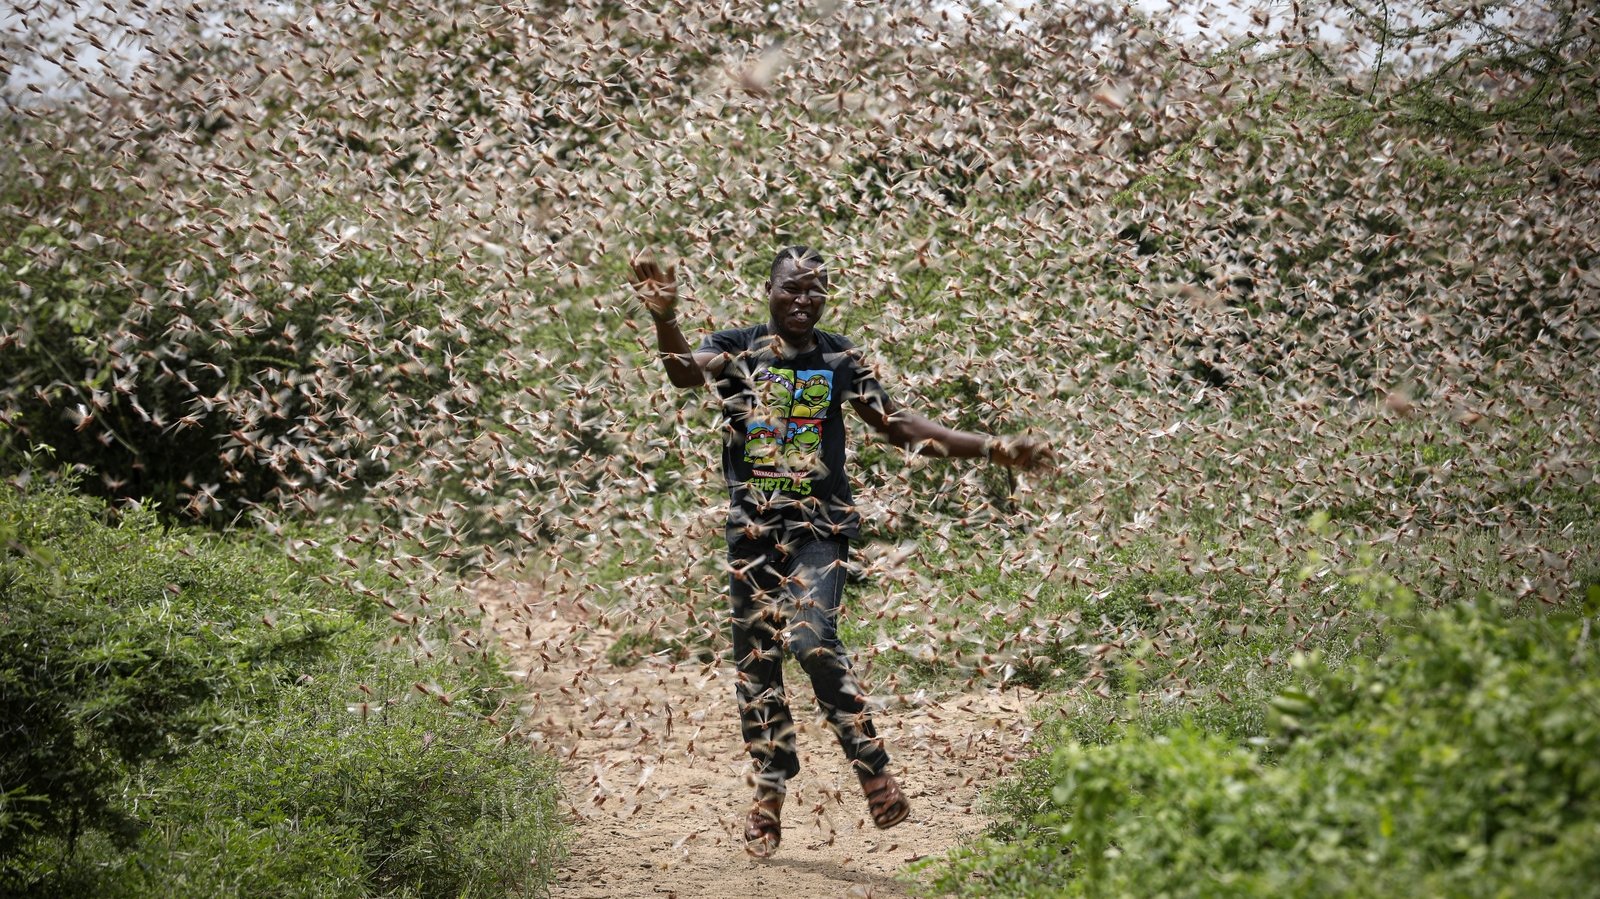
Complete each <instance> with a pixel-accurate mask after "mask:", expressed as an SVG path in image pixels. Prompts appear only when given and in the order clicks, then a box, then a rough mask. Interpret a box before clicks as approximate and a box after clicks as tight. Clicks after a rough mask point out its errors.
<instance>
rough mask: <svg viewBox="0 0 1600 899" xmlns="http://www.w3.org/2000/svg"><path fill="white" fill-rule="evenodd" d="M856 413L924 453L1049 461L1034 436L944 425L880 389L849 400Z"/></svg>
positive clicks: (1022, 462) (1006, 461)
mask: <svg viewBox="0 0 1600 899" xmlns="http://www.w3.org/2000/svg"><path fill="white" fill-rule="evenodd" d="M851 405H852V406H854V407H855V410H856V414H857V415H860V416H861V420H862V421H864V422H866V423H867V424H868V425H869V426H871V427H872V429H873V430H875V431H877V432H878V433H880V434H882V435H883V436H884V437H885V438H887V439H888V441H889V442H890V443H892V444H894V445H895V446H898V447H910V448H911V449H912V450H914V451H915V452H917V453H918V454H920V455H924V456H936V457H942V458H951V459H988V460H989V461H991V462H993V463H995V464H996V465H1005V466H1008V467H1011V468H1023V469H1034V468H1041V467H1043V466H1044V465H1046V464H1047V463H1048V462H1049V461H1050V457H1051V453H1050V447H1049V446H1048V445H1047V444H1046V443H1045V442H1044V441H1042V440H1039V439H1037V438H1034V437H1027V436H1017V437H994V436H992V435H989V434H979V433H976V432H974V431H960V430H957V429H955V428H949V427H945V426H944V425H942V424H939V423H938V422H936V421H933V420H932V419H929V418H926V417H924V416H921V415H918V414H917V413H915V412H912V411H911V410H910V409H903V408H901V407H899V406H897V405H895V403H894V402H893V401H892V400H890V399H889V398H888V396H886V395H884V394H883V393H882V392H881V390H880V391H878V392H877V393H876V394H875V395H873V396H872V397H871V399H870V401H868V399H866V398H864V397H863V396H857V397H855V398H853V399H852V400H851Z"/></svg>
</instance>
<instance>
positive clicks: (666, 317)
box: [628, 259, 724, 388]
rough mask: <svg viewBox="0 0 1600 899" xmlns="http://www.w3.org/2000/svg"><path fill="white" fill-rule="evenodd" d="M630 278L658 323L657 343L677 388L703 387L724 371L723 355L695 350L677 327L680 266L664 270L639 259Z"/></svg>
mask: <svg viewBox="0 0 1600 899" xmlns="http://www.w3.org/2000/svg"><path fill="white" fill-rule="evenodd" d="M631 265H632V269H633V271H632V274H631V275H630V277H629V278H628V281H629V282H630V283H631V284H632V285H633V290H634V293H635V294H637V295H638V297H639V300H640V302H642V303H644V307H645V310H646V311H648V312H649V313H650V318H651V320H652V321H654V322H655V325H656V346H657V348H658V349H659V350H660V351H661V364H662V365H663V366H665V367H666V369H667V380H668V381H670V382H671V383H672V386H674V387H684V388H687V387H703V386H705V384H706V383H707V381H708V380H709V379H710V378H713V377H716V376H718V375H720V374H721V373H722V365H723V362H724V357H723V356H722V354H719V353H696V352H695V351H694V348H693V347H691V346H689V339H688V338H687V337H684V336H683V331H682V330H680V329H679V328H678V268H677V266H675V265H669V266H667V269H666V271H665V272H663V271H662V270H661V266H659V265H657V264H656V262H655V261H654V260H652V259H636V260H634V261H633V262H632V263H631Z"/></svg>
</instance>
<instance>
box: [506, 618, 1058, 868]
mask: <svg viewBox="0 0 1600 899" xmlns="http://www.w3.org/2000/svg"><path fill="white" fill-rule="evenodd" d="M484 600H485V606H486V608H487V609H488V610H489V613H490V617H491V620H492V622H493V624H494V626H495V629H496V631H497V633H498V634H499V636H500V639H501V642H502V643H503V645H504V646H505V648H506V650H507V653H508V654H509V656H510V657H511V658H512V659H513V660H514V666H513V667H514V668H515V669H516V673H517V675H518V676H519V677H523V678H525V679H526V683H527V688H528V704H527V705H526V706H525V709H524V711H525V713H526V714H527V715H528V717H529V719H530V720H531V721H532V722H533V723H534V726H535V730H536V733H535V739H537V740H538V741H539V742H541V743H542V744H543V745H544V747H545V748H546V749H547V750H548V751H550V752H552V753H553V754H555V755H556V756H557V757H558V758H560V759H561V761H562V763H563V769H564V774H563V779H564V786H565V788H566V792H567V812H568V814H569V815H570V820H571V823H572V825H573V828H574V830H573V836H572V839H571V841H570V846H569V852H568V856H567V858H566V859H565V860H564V862H563V863H562V864H561V865H560V867H559V868H558V871H557V876H556V882H555V884H554V886H553V887H552V892H551V895H552V896H553V897H556V899H579V897H582V899H601V897H604V899H626V897H635V896H637V897H652V899H664V897H676V899H745V897H771V896H775V895H777V896H784V895H791V896H795V897H807V899H810V897H818V899H823V897H858V899H859V897H868V896H872V897H885V896H905V895H908V894H909V893H908V885H907V884H906V883H905V882H904V881H903V879H902V874H903V872H904V871H905V869H906V867H907V866H908V865H909V864H910V863H912V862H914V861H917V860H918V859H922V858H926V857H929V856H936V855H939V854H941V853H943V852H944V851H946V850H947V849H950V848H952V847H954V846H956V845H958V844H959V843H961V842H962V841H963V840H966V839H969V838H971V837H974V836H976V835H978V834H979V833H981V831H982V830H983V826H984V820H983V817H982V816H981V815H980V814H979V812H978V810H977V809H976V808H975V807H974V806H975V803H976V801H977V798H978V791H979V790H980V789H981V788H983V787H985V786H987V785H989V784H991V783H993V782H994V780H995V779H996V778H997V777H999V776H1001V775H1002V774H1004V773H1006V772H1007V771H1008V770H1009V769H1010V767H1011V765H1012V763H1013V762H1014V761H1015V759H1016V758H1017V757H1018V753H1019V752H1020V751H1021V750H1022V748H1023V745H1024V743H1025V742H1026V740H1027V737H1028V734H1029V730H1028V728H1029V718H1028V714H1027V705H1028V703H1029V702H1030V701H1031V699H1032V695H1031V694H1028V693H1018V692H1016V691H1010V690H1008V691H1006V692H1005V693H1003V694H1002V693H1000V692H998V691H988V692H975V693H954V694H948V695H941V696H935V695H926V694H923V695H918V696H913V697H909V698H904V699H900V700H897V701H894V702H891V703H889V704H887V707H886V708H885V709H884V710H883V711H882V712H880V713H879V714H878V715H877V724H878V731H879V733H880V734H883V735H884V736H885V737H886V738H887V740H888V741H889V746H890V752H891V754H892V755H893V757H894V770H895V772H896V776H897V777H898V778H899V779H900V782H901V786H902V789H904V790H905V792H906V795H907V796H908V797H909V798H910V800H911V805H912V810H911V817H910V818H909V819H908V820H907V821H906V822H904V823H902V824H900V825H899V826H897V827H895V828H892V829H890V830H886V831H879V830H877V829H876V828H874V827H873V826H872V823H871V821H870V819H869V818H868V816H867V805H866V800H865V799H864V798H863V797H862V796H861V793H860V788H859V786H858V785H857V783H856V780H855V778H854V777H853V776H851V774H850V771H849V768H848V766H847V764H846V763H845V762H844V759H843V756H842V755H841V753H840V751H839V747H838V744H837V743H836V742H835V741H834V739H833V737H832V735H831V734H830V733H829V732H828V731H827V729H826V727H825V726H824V725H823V724H822V722H821V721H820V720H819V719H817V717H816V713H815V709H816V704H815V700H814V699H813V697H812V694H811V690H810V687H809V685H808V684H805V678H804V677H803V675H801V672H800V670H799V668H798V667H793V663H791V666H792V667H791V668H790V669H789V670H787V671H786V672H785V675H786V677H785V679H786V681H787V682H788V683H789V684H790V688H789V692H790V703H791V705H792V706H793V708H794V709H795V712H796V715H795V717H796V718H797V719H802V720H803V724H802V727H801V731H800V736H799V747H800V753H801V765H802V770H801V772H800V775H799V777H797V778H796V779H795V780H794V781H792V782H791V784H790V791H789V796H788V800H787V802H786V804H785V806H784V815H783V845H782V848H781V849H780V850H779V851H778V854H777V855H776V856H775V857H773V858H772V859H770V860H765V861H762V860H757V859H752V858H750V857H749V856H747V855H746V854H745V852H744V849H743V839H742V836H741V833H742V819H743V815H744V812H745V811H746V809H748V807H749V802H750V797H751V788H750V786H749V784H748V781H747V774H748V761H747V757H746V756H745V754H744V750H743V747H742V744H741V741H740V739H739V737H738V717H737V714H736V711H735V708H734V702H733V680H732V678H733V671H732V666H731V665H705V664H700V663H696V662H688V663H680V664H677V665H673V664H671V663H670V662H668V661H666V660H663V659H656V658H647V659H646V660H645V661H643V662H641V663H639V664H637V665H634V666H632V667H628V668H618V667H615V666H613V665H611V664H609V663H608V662H607V661H606V650H607V649H608V648H609V647H610V646H611V645H612V642H613V638H612V635H611V634H610V633H609V632H608V631H607V630H606V629H605V628H604V627H601V626H600V625H599V623H598V621H597V619H598V617H599V616H598V615H597V614H596V613H595V610H593V609H588V608H585V607H584V606H583V605H582V604H580V603H577V602H573V601H571V600H559V601H558V600H550V599H545V598H543V597H541V596H540V595H537V592H536V591H534V590H533V589H532V588H528V589H526V590H522V591H518V590H508V589H502V590H499V591H497V592H495V593H493V594H491V595H486V596H485V597H484ZM871 682H872V678H871V677H870V676H869V677H868V683H869V684H870V683H871Z"/></svg>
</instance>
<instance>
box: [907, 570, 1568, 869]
mask: <svg viewBox="0 0 1600 899" xmlns="http://www.w3.org/2000/svg"><path fill="white" fill-rule="evenodd" d="M1597 600H1600V589H1597V588H1591V589H1590V601H1591V603H1594V602H1596V601H1597ZM1592 613H1593V609H1592V608H1591V609H1590V610H1589V612H1588V614H1592ZM1390 625H1391V626H1390V628H1389V632H1390V633H1393V634H1396V635H1397V636H1396V637H1395V638H1394V639H1393V641H1392V643H1390V645H1388V646H1387V647H1386V648H1385V649H1384V650H1383V651H1382V652H1381V653H1379V654H1377V655H1376V656H1374V657H1367V658H1358V659H1355V660H1352V661H1350V662H1348V663H1347V664H1344V665H1342V666H1339V667H1337V668H1334V667H1332V666H1328V665H1326V664H1324V663H1323V662H1321V661H1320V660H1319V659H1317V658H1316V657H1315V656H1314V655H1313V656H1305V657H1301V658H1300V659H1299V660H1298V662H1297V665H1296V674H1295V678H1294V684H1293V686H1291V687H1290V688H1289V689H1286V690H1284V691H1282V692H1280V693H1279V694H1278V696H1276V697H1275V698H1274V699H1273V700H1272V701H1271V709H1272V711H1271V714H1272V717H1273V719H1274V726H1273V734H1274V736H1273V741H1274V744H1275V745H1273V746H1271V747H1267V746H1262V745H1245V744H1241V742H1240V741H1238V740H1237V739H1235V738H1233V737H1232V735H1228V734H1221V733H1206V732H1204V731H1203V730H1202V729H1201V728H1200V727H1198V726H1196V725H1194V724H1193V723H1188V724H1184V725H1180V726H1177V727H1173V728H1170V729H1167V730H1164V731H1159V732H1157V731H1148V730H1143V729H1138V728H1134V729H1130V730H1129V731H1127V732H1126V733H1124V734H1122V735H1121V736H1120V737H1119V738H1117V739H1115V740H1113V741H1110V742H1107V743H1104V744H1103V745H1092V744H1089V743H1085V742H1082V741H1079V740H1076V739H1065V740H1064V741H1063V742H1062V744H1061V745H1059V746H1058V747H1057V748H1056V749H1055V750H1054V752H1053V753H1051V755H1050V758H1049V762H1048V778H1049V781H1050V786H1051V790H1050V794H1049V800H1048V802H1046V803H1045V804H1044V808H1042V809H1041V810H1040V811H1039V813H1038V815H1037V816H1036V817H1035V818H1034V820H1032V821H1030V822H1027V824H1028V826H1026V827H1023V826H1020V824H1019V826H1018V827H1016V829H1015V831H1014V832H1015V833H1017V834H1020V837H1019V838H1018V839H1016V840H1015V841H1014V842H1010V843H1004V842H1000V841H997V840H988V841H985V842H983V843H980V844H978V845H976V846H974V847H972V848H970V849H968V850H964V851H963V852H960V853H958V854H956V855H954V856H952V857H951V858H950V859H948V860H947V861H946V862H945V863H944V866H943V867H942V868H941V869H940V870H939V872H938V875H937V878H936V881H935V883H936V885H937V886H938V887H939V888H941V889H945V890H949V891H953V892H957V893H960V894H962V895H982V896H1056V895H1074V896H1076V895H1132V894H1138V895H1166V896H1215V895H1250V896H1256V895H1260V896H1267V895H1271V896H1280V895H1293V896H1308V895H1309V896H1320V895H1397V894H1412V895H1522V894H1526V893H1527V892H1528V891H1530V890H1534V889H1538V890H1540V891H1545V892H1550V893H1552V894H1555V895H1578V894H1582V893H1586V892H1589V891H1591V890H1592V888H1593V884H1594V883H1596V882H1600V860H1597V859H1600V857H1597V856H1596V855H1595V854H1594V852H1593V851H1592V846H1593V840H1594V839H1595V837H1596V835H1597V834H1600V769H1597V768H1596V767H1595V765H1594V759H1596V758H1600V719H1597V718H1596V717H1595V715H1594V710H1595V708H1596V707H1597V706H1600V660H1597V659H1596V655H1595V652H1594V648H1593V646H1592V644H1591V642H1590V641H1589V639H1588V636H1587V634H1588V632H1587V629H1586V628H1585V626H1584V623H1583V621H1582V620H1581V619H1580V618H1578V617H1577V616H1576V615H1572V614H1557V613H1552V614H1549V615H1547V616H1544V617H1520V618H1519V617H1509V616H1508V615H1507V614H1506V613H1505V611H1504V610H1502V609H1500V608H1498V607H1497V606H1495V605H1493V604H1492V603H1489V602H1487V601H1486V602H1484V603H1480V604H1468V605H1463V606H1460V607H1454V608H1448V609H1444V610H1439V611H1428V612H1412V611H1407V612H1403V613H1401V614H1400V615H1398V616H1397V617H1396V618H1395V620H1393V621H1392V622H1391V623H1390ZM1269 749H1270V750H1271V751H1270V752H1269Z"/></svg>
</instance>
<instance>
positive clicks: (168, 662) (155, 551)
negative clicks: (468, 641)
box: [0, 486, 560, 896]
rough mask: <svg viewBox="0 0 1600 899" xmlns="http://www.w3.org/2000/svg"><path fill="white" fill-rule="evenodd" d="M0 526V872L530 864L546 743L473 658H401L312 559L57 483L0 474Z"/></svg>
mask: <svg viewBox="0 0 1600 899" xmlns="http://www.w3.org/2000/svg"><path fill="white" fill-rule="evenodd" d="M108 522H109V523H108ZM0 544H3V546H4V550H3V555H0V600H3V603H0V639H4V640H5V642H6V645H7V646H8V651H7V653H6V654H5V656H4V658H3V660H0V686H3V687H4V689H3V691H0V712H3V713H4V728H3V730H0V892H11V891H25V892H30V893H34V894H39V895H61V896H73V895H102V896H145V895H155V894H160V895H183V896H214V895H253V896H269V895H270V896H283V895H296V896H320V895H352V894H382V895H415V896H463V895H495V896H500V895H506V894H508V893H516V892H518V891H519V890H531V889H537V888H539V887H540V886H541V885H542V884H543V882H544V881H545V880H546V879H547V877H548V866H549V864H550V862H551V861H552V859H553V857H554V855H555V853H556V852H557V851H558V848H559V847H558V844H557V838H558V836H559V834H560V826H559V824H558V822H557V821H556V820H555V816H554V808H555V799H556V795H555V788H554V771H553V765H552V764H551V763H550V762H549V761H548V760H545V759H541V758H537V757H534V756H532V755H531V754H530V752H529V751H528V749H527V746H526V744H524V743H523V742H522V741H520V740H517V739H514V738H513V737H514V732H513V733H512V734H508V733H507V731H508V728H509V727H510V724H509V722H503V721H500V720H499V719H498V718H497V717H495V713H496V711H497V710H499V709H501V708H502V702H503V701H504V700H507V699H508V698H509V692H508V691H509V689H510V685H509V684H508V683H507V682H506V681H505V680H504V679H503V677H502V676H501V675H499V674H498V668H499V665H498V663H497V661H496V660H495V658H494V657H493V656H492V655H490V654H487V653H483V652H479V651H474V652H470V653H468V652H464V651H462V652H457V651H455V650H453V649H439V650H436V651H434V652H433V653H431V654H425V655H424V656H422V657H418V658H413V657H412V656H411V655H409V654H407V653H406V652H404V650H397V649H394V648H392V647H391V646H390V645H389V643H390V641H388V640H386V639H385V638H387V637H391V636H393V634H392V628H391V626H390V625H389V624H388V623H387V619H386V618H383V617H381V616H379V615H377V614H376V612H375V611H374V610H375V609H376V605H375V604H374V603H370V602H368V601H366V600H365V599H363V598H362V597H359V596H357V595H354V594H351V593H348V592H345V591H344V590H341V589H340V588H338V587H335V586H333V582H334V579H333V578H331V577H327V579H326V580H325V579H324V578H325V577H326V576H327V575H329V574H331V573H332V572H333V570H334V569H333V565H334V564H335V563H334V562H333V561H332V560H331V559H327V558H321V557H318V556H316V555H315V554H308V555H307V556H305V557H303V558H302V559H301V560H299V561H292V560H290V559H289V558H288V557H287V556H286V555H285V554H284V553H283V552H282V551H281V550H279V549H277V548H276V547H273V546H268V545H265V544H264V543H252V542H250V541H249V540H248V539H247V538H245V537H232V538H227V539H224V538H221V537H217V536H215V535H211V534H207V533H197V532H193V531H183V530H176V529H172V530H168V529H165V528H163V526H162V525H161V523H160V521H159V520H158V518H157V517H156V515H155V514H154V513H153V512H152V511H150V510H149V509H147V508H143V507H137V506H135V507H131V508H130V509H129V510H127V511H124V512H122V513H120V514H112V513H110V512H109V511H108V510H107V509H106V508H105V507H104V505H103V504H102V503H101V502H100V501H99V500H94V499H89V498H84V497H81V496H76V495H74V494H72V493H71V492H70V490H69V488H68V487H67V486H50V487H45V488H40V489H36V490H33V491H19V490H13V489H10V488H7V489H6V490H5V491H4V493H0ZM414 636H416V637H417V638H418V639H421V640H427V639H428V638H429V635H427V634H423V633H418V634H415V635H414Z"/></svg>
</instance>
